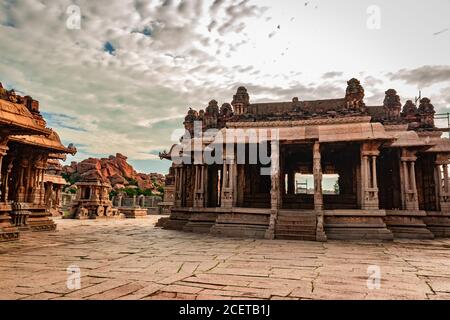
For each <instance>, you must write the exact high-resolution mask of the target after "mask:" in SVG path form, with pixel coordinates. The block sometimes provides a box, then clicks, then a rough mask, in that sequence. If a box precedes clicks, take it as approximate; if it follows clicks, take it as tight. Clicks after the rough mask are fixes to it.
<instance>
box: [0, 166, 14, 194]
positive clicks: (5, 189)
mask: <svg viewBox="0 0 450 320" xmlns="http://www.w3.org/2000/svg"><path fill="white" fill-rule="evenodd" d="M12 169H13V161H12V160H11V162H10V163H9V164H8V168H7V170H6V175H5V178H4V180H3V181H4V187H3V194H2V201H3V202H8V201H9V176H10V175H11V171H12Z"/></svg>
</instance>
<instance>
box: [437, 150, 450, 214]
mask: <svg viewBox="0 0 450 320" xmlns="http://www.w3.org/2000/svg"><path fill="white" fill-rule="evenodd" d="M449 164H450V161H449V155H448V154H437V156H436V166H435V169H434V170H435V176H436V180H437V181H436V184H437V198H438V201H439V207H440V209H441V211H443V212H450V188H449V183H448V179H449V176H448V165H449ZM441 168H442V170H441Z"/></svg>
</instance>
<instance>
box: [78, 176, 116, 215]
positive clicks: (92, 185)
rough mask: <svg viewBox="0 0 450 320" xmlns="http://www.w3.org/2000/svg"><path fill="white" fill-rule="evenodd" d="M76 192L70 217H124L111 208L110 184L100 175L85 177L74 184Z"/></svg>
mask: <svg viewBox="0 0 450 320" xmlns="http://www.w3.org/2000/svg"><path fill="white" fill-rule="evenodd" d="M75 185H76V186H77V194H76V197H75V200H74V201H73V202H72V208H71V212H70V213H71V215H70V217H71V218H74V219H99V218H124V215H123V214H121V213H119V211H118V210H117V209H115V208H113V205H112V201H111V200H110V198H109V192H110V191H111V189H112V187H111V184H110V183H109V182H108V181H106V180H105V179H102V178H101V177H100V176H98V177H94V176H90V177H86V178H84V179H82V180H80V181H78V182H77V183H76V184H75Z"/></svg>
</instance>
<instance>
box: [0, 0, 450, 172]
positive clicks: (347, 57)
mask: <svg viewBox="0 0 450 320" xmlns="http://www.w3.org/2000/svg"><path fill="white" fill-rule="evenodd" d="M399 1H403V0H399ZM355 3H358V5H349V6H343V5H342V4H338V3H337V2H332V1H330V2H328V3H327V4H323V5H322V4H321V6H320V8H318V9H317V10H315V9H314V8H313V7H312V6H311V5H308V6H305V5H304V3H303V2H299V1H295V0H286V3H285V2H283V6H281V5H274V4H275V2H273V1H271V0H152V1H151V0H96V1H88V0H59V1H53V0H14V1H10V0H5V1H0V39H1V40H0V81H2V82H3V84H4V85H6V86H7V87H8V88H15V89H16V90H17V91H19V92H20V93H22V94H29V95H31V96H33V97H34V98H35V99H38V100H39V101H40V103H41V104H40V105H41V110H42V112H44V114H45V117H46V119H47V120H48V125H49V126H50V127H54V128H55V129H56V130H57V131H58V133H59V134H60V136H61V138H62V140H63V142H64V143H66V144H67V143H70V142H73V143H75V144H76V145H77V148H78V150H79V153H78V154H77V156H76V159H81V158H84V157H87V156H107V155H109V154H115V153H116V152H121V153H123V154H126V155H127V156H129V159H130V160H131V162H133V161H134V162H133V163H139V165H140V166H141V167H140V168H139V169H141V170H146V171H151V170H163V169H164V170H167V167H168V165H169V162H168V161H165V162H164V161H160V160H159V159H157V156H156V155H157V153H158V151H161V150H163V149H167V148H169V147H170V146H171V144H172V143H173V141H172V140H171V138H172V132H173V130H174V129H177V128H182V122H183V118H184V116H185V113H186V110H187V109H188V107H193V108H196V109H200V108H205V107H206V106H207V104H208V101H209V100H211V99H216V100H217V101H219V102H220V103H224V102H230V101H231V99H232V95H233V94H234V93H235V90H236V88H237V87H238V86H240V85H245V86H247V87H248V90H249V93H250V95H251V101H254V102H261V101H271V100H272V101H273V100H284V101H290V100H291V99H292V97H298V98H299V99H301V100H308V99H311V100H313V99H324V98H336V97H343V96H344V94H345V87H346V81H347V80H348V79H350V78H352V77H358V75H360V77H359V78H360V80H361V82H362V84H363V86H364V88H365V90H366V98H367V101H369V102H368V103H370V104H378V105H379V104H380V103H382V98H383V95H384V91H385V90H386V89H388V88H390V87H394V88H396V89H397V90H398V91H399V94H400V95H401V96H402V99H403V98H411V97H410V96H411V95H412V96H413V95H414V94H415V93H416V91H417V90H416V87H415V86H416V85H417V84H420V85H421V86H425V85H426V86H431V87H430V92H431V93H432V95H433V101H438V102H440V103H448V102H449V100H450V95H449V94H448V89H445V88H448V87H449V85H447V84H445V81H447V80H448V77H449V71H448V70H449V66H446V65H445V64H446V61H447V60H443V59H448V50H447V51H446V48H447V49H448V43H447V42H445V41H444V40H445V39H444V38H445V34H441V35H440V36H439V37H437V36H432V32H430V31H427V34H429V37H430V38H431V39H432V40H428V41H433V43H432V44H427V45H428V47H433V50H431V51H430V52H429V54H430V58H429V59H434V60H431V61H434V62H435V63H436V66H428V65H427V64H429V63H424V62H423V61H422V60H420V59H419V58H417V57H415V56H414V52H415V51H414V52H409V54H408V55H407V56H406V57H405V55H403V54H402V55H401V56H400V55H399V56H395V55H393V54H392V53H391V52H390V53H389V55H386V56H385V60H383V52H384V51H381V50H380V49H379V48H381V47H385V46H389V45H390V43H391V42H395V45H396V46H397V47H398V48H405V47H407V45H408V44H410V43H411V41H410V39H407V38H405V37H402V38H396V39H393V36H392V35H395V34H396V32H394V31H395V30H394V31H392V30H390V29H389V28H387V27H386V28H382V29H380V30H379V31H376V32H373V33H368V30H367V28H366V22H365V20H364V19H362V20H361V18H364V17H365V15H366V13H365V8H362V7H361V6H360V5H359V3H360V2H359V1H355ZM381 3H382V4H380V5H384V6H389V5H390V3H391V2H389V1H383V0H381ZM405 3H406V4H408V6H409V8H410V10H412V11H414V12H417V13H422V11H420V10H419V9H420V8H418V7H416V5H412V4H410V2H405ZM406 4H405V5H406ZM72 5H78V6H79V8H80V12H81V25H80V29H71V28H68V27H67V25H68V21H69V20H70V19H71V17H72V16H71V15H72V14H73V12H68V8H69V7H70V6H72ZM344 7H345V10H344V9H343V8H344ZM312 9H314V10H312ZM440 11H441V12H444V11H445V10H440ZM338 13H339V14H338ZM396 16H397V17H400V18H401V19H403V18H402V17H403V15H396ZM294 17H295V19H294ZM356 17H358V18H356ZM430 17H432V18H429V20H427V21H428V22H427V23H426V24H427V25H429V28H431V29H432V30H434V31H435V30H440V29H442V23H444V22H446V21H447V19H446V17H443V18H442V19H440V17H438V16H432V15H430ZM386 19H387V18H386ZM427 19H428V18H427ZM324 21H326V22H327V23H326V24H324ZM383 21H385V20H383ZM443 21H444V22H443ZM386 23H388V21H387V20H386ZM424 24H425V23H424ZM395 25H396V26H405V25H408V24H407V23H401V22H398V21H397V20H396V23H395ZM325 26H326V27H325ZM411 28H412V27H411V26H410V25H408V34H410V33H414V32H415V31H417V30H411ZM417 28H418V27H417ZM348 30H352V33H351V35H350V36H349V33H348ZM413 31H414V32H413ZM383 32H384V33H383ZM269 35H270V36H269ZM377 39H378V40H377ZM379 39H381V40H382V43H380V42H377V41H381V40H379ZM422 40H423V41H425V40H426V39H422ZM402 41H404V42H402ZM361 44H363V45H361ZM427 45H424V46H425V47H427ZM446 46H447V47H446ZM396 52H399V51H396ZM444 53H447V55H445V54H444ZM427 54H428V52H427ZM433 55H435V56H433ZM420 56H423V54H420ZM406 59H410V60H409V61H408V63H409V64H403V62H404V61H405V60H406ZM387 62H389V63H387ZM408 65H413V66H415V68H416V69H414V68H409V69H405V68H406V66H408ZM422 65H426V66H424V67H420V66H422ZM399 69H400V71H399V72H398V73H396V74H389V75H386V72H389V71H392V70H399ZM333 70H343V72H338V71H333ZM361 71H364V74H360V72H361ZM436 83H437V84H440V85H442V86H441V87H437V88H435V87H433V85H434V84H436ZM412 85H414V87H412ZM399 87H400V88H399ZM431 88H433V90H431ZM69 160H71V158H70V157H69Z"/></svg>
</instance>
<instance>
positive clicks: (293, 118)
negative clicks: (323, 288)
mask: <svg viewBox="0 0 450 320" xmlns="http://www.w3.org/2000/svg"><path fill="white" fill-rule="evenodd" d="M344 93H345V95H344V97H342V98H333V99H324V100H315V101H301V100H299V99H298V98H297V97H294V98H293V99H292V101H288V102H269V103H252V102H251V100H250V96H249V94H248V92H247V90H246V88H244V87H239V88H238V89H237V92H236V94H235V95H234V96H233V100H232V102H231V104H228V103H225V104H223V105H222V107H221V108H219V106H218V103H217V101H215V100H212V101H211V102H210V103H209V104H208V107H207V108H206V109H205V111H203V110H201V111H196V110H194V109H192V108H190V109H189V111H188V113H187V115H186V117H185V122H184V126H185V129H186V131H185V132H186V133H185V135H184V136H183V137H182V138H181V139H180V143H179V144H175V145H173V146H172V148H171V150H170V151H169V152H163V153H161V154H160V157H161V158H162V159H168V160H171V161H173V165H172V167H173V170H174V206H173V208H172V209H171V214H170V219H168V221H166V222H165V223H164V228H167V229H176V230H185V231H194V232H205V233H211V234H217V235H226V236H244V237H257V238H267V239H304V240H317V241H325V240H327V239H381V240H392V239H393V238H420V239H431V238H434V237H448V236H450V186H449V173H448V171H449V170H448V166H449V163H450V161H449V157H450V140H449V139H448V138H444V137H442V134H443V132H442V131H441V130H440V129H439V128H436V126H435V124H434V114H435V110H434V106H433V105H432V104H431V101H430V100H429V99H428V98H423V99H421V100H420V104H419V106H418V107H416V106H415V105H414V103H412V102H411V101H410V100H408V101H407V102H406V104H405V105H404V106H403V107H402V104H401V101H400V98H399V96H398V94H397V92H396V91H395V90H394V89H389V90H387V91H386V92H385V99H384V101H383V103H382V104H380V105H378V106H367V105H366V104H365V102H364V88H363V86H362V85H361V83H360V82H359V81H358V80H357V79H354V78H353V79H350V80H349V81H348V82H347V88H346V90H345V91H344ZM211 129H213V130H211ZM255 150H256V151H258V153H257V155H259V156H258V158H256V159H255V158H252V156H253V155H254V154H255V152H256V151H255ZM261 154H263V155H266V157H261ZM211 160H213V161H211Z"/></svg>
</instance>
